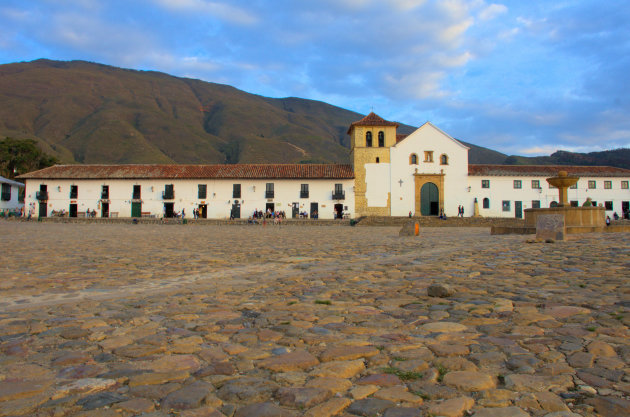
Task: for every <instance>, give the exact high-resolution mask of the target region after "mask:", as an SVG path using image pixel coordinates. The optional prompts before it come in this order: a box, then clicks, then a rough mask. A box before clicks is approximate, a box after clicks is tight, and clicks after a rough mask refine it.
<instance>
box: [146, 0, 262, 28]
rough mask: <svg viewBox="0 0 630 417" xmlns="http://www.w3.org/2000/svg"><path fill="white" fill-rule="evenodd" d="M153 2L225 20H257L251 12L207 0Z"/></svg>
mask: <svg viewBox="0 0 630 417" xmlns="http://www.w3.org/2000/svg"><path fill="white" fill-rule="evenodd" d="M153 1H154V2H155V4H157V5H159V6H162V7H164V8H166V9H169V10H174V11H177V12H184V13H194V14H203V15H205V14H208V15H211V16H214V17H217V18H219V19H221V20H225V21H227V22H231V23H236V24H241V25H251V24H254V23H256V22H258V18H257V17H256V16H255V15H253V14H252V13H250V12H248V11H247V10H245V8H240V7H236V6H233V5H231V4H226V3H221V2H218V1H207V0H153Z"/></svg>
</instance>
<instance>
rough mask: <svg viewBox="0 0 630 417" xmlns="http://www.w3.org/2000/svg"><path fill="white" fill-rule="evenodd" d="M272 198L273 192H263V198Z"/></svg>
mask: <svg viewBox="0 0 630 417" xmlns="http://www.w3.org/2000/svg"><path fill="white" fill-rule="evenodd" d="M273 196H274V192H273V190H272V191H269V190H267V191H265V198H273Z"/></svg>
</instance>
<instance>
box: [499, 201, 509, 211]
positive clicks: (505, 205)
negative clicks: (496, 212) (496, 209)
mask: <svg viewBox="0 0 630 417" xmlns="http://www.w3.org/2000/svg"><path fill="white" fill-rule="evenodd" d="M501 207H503V211H510V200H503V203H501Z"/></svg>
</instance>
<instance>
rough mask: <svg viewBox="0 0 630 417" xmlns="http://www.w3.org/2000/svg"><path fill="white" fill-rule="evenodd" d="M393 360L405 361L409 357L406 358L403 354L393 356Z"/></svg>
mask: <svg viewBox="0 0 630 417" xmlns="http://www.w3.org/2000/svg"><path fill="white" fill-rule="evenodd" d="M392 360H393V361H398V362H404V361H406V360H408V359H407V358H404V357H402V356H394V357H393V358H392Z"/></svg>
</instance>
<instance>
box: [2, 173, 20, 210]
mask: <svg viewBox="0 0 630 417" xmlns="http://www.w3.org/2000/svg"><path fill="white" fill-rule="evenodd" d="M0 184H1V187H2V194H1V195H0V211H2V212H5V211H7V210H10V211H14V210H20V209H21V208H22V207H24V193H23V191H24V184H22V183H21V182H17V181H13V180H10V179H8V178H4V177H1V176H0Z"/></svg>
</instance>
